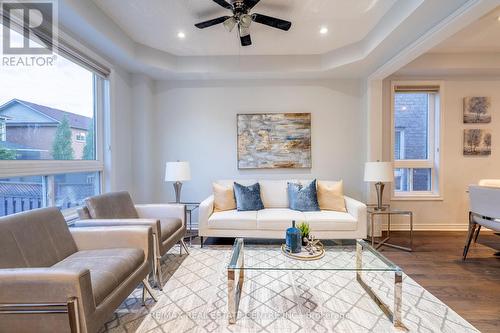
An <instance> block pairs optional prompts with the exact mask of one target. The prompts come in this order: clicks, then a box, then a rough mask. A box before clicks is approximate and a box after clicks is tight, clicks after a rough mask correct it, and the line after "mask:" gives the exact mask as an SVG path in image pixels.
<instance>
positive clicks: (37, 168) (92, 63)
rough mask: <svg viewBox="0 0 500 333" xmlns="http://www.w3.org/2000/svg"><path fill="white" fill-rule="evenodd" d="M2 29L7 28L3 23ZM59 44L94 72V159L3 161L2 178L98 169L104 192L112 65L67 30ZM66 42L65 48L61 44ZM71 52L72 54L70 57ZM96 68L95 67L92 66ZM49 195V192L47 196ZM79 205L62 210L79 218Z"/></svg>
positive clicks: (59, 52)
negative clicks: (68, 33) (77, 210)
mask: <svg viewBox="0 0 500 333" xmlns="http://www.w3.org/2000/svg"><path fill="white" fill-rule="evenodd" d="M0 28H2V29H4V28H5V26H3V25H2V24H1V23H0ZM58 36H59V38H58V43H59V44H58V46H57V49H56V50H54V54H57V56H59V57H64V58H65V59H67V60H68V61H71V62H73V63H74V64H75V65H78V66H81V67H82V68H85V69H87V70H89V71H90V72H91V73H92V74H93V91H94V106H93V109H94V118H93V121H94V145H95V147H94V148H95V160H0V164H1V166H2V167H1V168H0V179H1V178H11V177H23V176H42V177H51V178H53V176H54V175H58V174H66V173H82V172H96V173H97V174H98V177H99V179H98V190H99V193H102V192H103V191H104V189H105V188H106V186H109V185H107V182H108V176H107V174H106V173H107V172H106V165H107V163H109V162H108V160H107V159H108V158H109V157H108V156H107V154H108V153H109V152H110V148H109V134H108V133H105V131H104V129H105V128H106V129H107V128H109V121H110V120H109V117H110V113H111V105H110V98H111V96H110V94H111V85H112V84H113V83H112V80H113V72H112V71H111V69H109V68H110V67H107V66H110V64H109V63H108V62H107V61H105V60H104V59H102V58H101V57H100V56H99V55H97V54H95V53H94V52H93V51H92V50H90V49H88V48H87V47H86V46H84V45H82V44H81V43H79V42H78V41H76V40H75V39H73V38H72V37H70V36H69V35H67V34H66V33H65V32H64V31H61V30H60V29H59V31H58ZM61 45H63V46H64V47H63V48H60V47H59V46H61ZM68 55H69V56H68ZM93 68H95V70H94V69H93ZM44 196H46V194H45V195H44ZM76 208H77V207H73V208H69V209H64V210H62V213H63V215H64V216H65V218H66V221H68V223H71V221H72V220H74V219H75V218H76V217H77V214H76Z"/></svg>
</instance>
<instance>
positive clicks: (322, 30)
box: [319, 27, 328, 35]
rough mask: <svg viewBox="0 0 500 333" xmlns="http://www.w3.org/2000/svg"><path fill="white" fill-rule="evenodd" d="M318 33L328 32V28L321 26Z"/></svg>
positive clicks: (324, 33)
mask: <svg viewBox="0 0 500 333" xmlns="http://www.w3.org/2000/svg"><path fill="white" fill-rule="evenodd" d="M319 33H320V34H322V35H326V34H327V33H328V28H327V27H321V29H319Z"/></svg>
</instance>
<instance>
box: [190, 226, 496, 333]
mask: <svg viewBox="0 0 500 333" xmlns="http://www.w3.org/2000/svg"><path fill="white" fill-rule="evenodd" d="M391 236H392V237H391V242H392V243H396V244H401V245H405V242H406V241H407V233H404V232H392V233H391ZM465 237H466V232H430V231H420V232H415V233H414V238H413V245H414V251H413V252H412V253H408V252H403V251H400V250H397V249H392V248H389V247H382V248H380V249H379V250H380V251H381V252H382V253H384V255H385V256H386V257H387V258H389V259H390V260H392V261H393V262H394V263H396V264H397V265H399V266H400V267H401V268H402V269H403V271H404V272H405V273H406V274H408V275H410V276H411V277H412V278H413V279H414V280H415V281H417V282H418V283H419V284H421V285H422V286H423V287H424V288H426V289H427V290H428V291H430V292H431V293H432V294H434V295H435V296H436V297H438V298H439V299H440V300H441V301H443V302H444V303H446V304H447V305H448V306H450V307H451V308H452V309H453V310H454V311H456V312H457V313H458V314H459V315H460V316H462V317H464V318H465V319H466V320H468V321H469V322H470V323H471V324H473V325H474V326H475V327H476V328H477V329H479V330H480V331H482V332H500V257H495V256H494V253H495V252H497V251H500V236H497V235H494V234H493V233H491V232H487V231H481V234H480V236H479V239H478V241H477V243H476V244H472V245H471V248H470V250H469V254H468V256H467V260H466V261H462V250H463V247H464V243H465ZM232 242H233V240H231V239H214V238H209V239H208V240H206V242H205V244H228V245H230V244H232ZM193 244H199V238H197V239H196V240H194V241H193Z"/></svg>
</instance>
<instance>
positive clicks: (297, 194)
mask: <svg viewBox="0 0 500 333" xmlns="http://www.w3.org/2000/svg"><path fill="white" fill-rule="evenodd" d="M288 203H289V207H288V208H290V209H293V210H298V211H301V212H315V211H318V210H320V209H319V204H318V194H317V192H316V179H315V180H313V181H312V182H311V183H310V184H309V185H307V186H302V184H297V183H288Z"/></svg>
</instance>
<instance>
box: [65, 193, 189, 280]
mask: <svg viewBox="0 0 500 333" xmlns="http://www.w3.org/2000/svg"><path fill="white" fill-rule="evenodd" d="M78 215H79V218H80V220H78V221H76V222H75V224H74V225H75V227H89V226H118V225H147V226H150V227H151V228H152V229H153V246H154V249H153V251H154V259H153V272H154V277H155V279H156V283H157V285H158V287H159V288H160V289H162V286H163V282H162V279H161V258H162V257H163V256H164V255H165V254H166V253H167V252H168V251H169V250H170V249H171V248H172V246H174V245H175V244H177V243H180V245H181V246H180V251H181V254H182V249H183V248H184V249H185V251H186V253H188V254H189V250H188V248H187V246H186V244H185V243H184V236H185V235H186V221H185V216H186V207H185V206H184V205H182V204H147V205H134V203H133V201H132V198H131V197H130V194H129V193H128V192H113V193H106V194H102V195H98V196H94V197H90V198H87V199H85V206H84V207H82V208H81V209H79V210H78Z"/></svg>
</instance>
